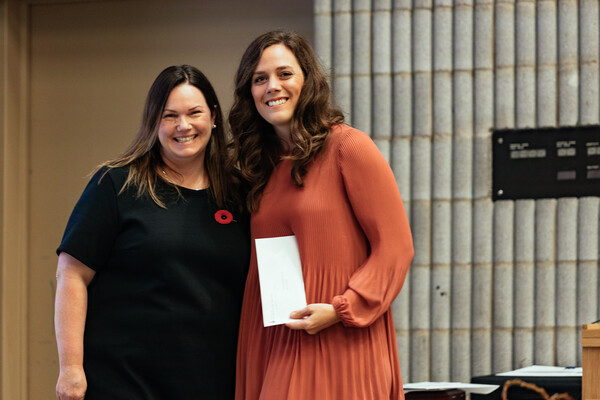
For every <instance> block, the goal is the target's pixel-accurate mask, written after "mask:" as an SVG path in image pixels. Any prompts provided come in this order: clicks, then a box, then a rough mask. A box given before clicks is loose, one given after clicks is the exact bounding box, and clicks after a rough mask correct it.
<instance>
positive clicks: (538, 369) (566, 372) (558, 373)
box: [496, 365, 583, 377]
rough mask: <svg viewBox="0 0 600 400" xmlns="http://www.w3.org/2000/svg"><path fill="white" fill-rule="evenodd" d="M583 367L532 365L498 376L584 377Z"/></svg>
mask: <svg viewBox="0 0 600 400" xmlns="http://www.w3.org/2000/svg"><path fill="white" fill-rule="evenodd" d="M582 374H583V370H582V368H581V367H554V366H547V365H531V366H529V367H524V368H519V369H515V370H514V371H509V372H502V373H500V374H496V375H498V376H555V377H564V376H582Z"/></svg>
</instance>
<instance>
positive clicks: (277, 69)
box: [252, 65, 294, 75]
mask: <svg viewBox="0 0 600 400" xmlns="http://www.w3.org/2000/svg"><path fill="white" fill-rule="evenodd" d="M288 68H289V69H294V67H292V66H291V65H281V66H279V67H277V68H275V70H276V71H280V70H282V69H288ZM264 73H265V71H254V73H253V74H252V75H260V74H264Z"/></svg>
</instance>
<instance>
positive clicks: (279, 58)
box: [251, 44, 304, 141]
mask: <svg viewBox="0 0 600 400" xmlns="http://www.w3.org/2000/svg"><path fill="white" fill-rule="evenodd" d="M303 85H304V73H303V72H302V69H301V68H300V65H299V64H298V60H297V59H296V57H295V56H294V53H292V51H291V50H290V49H289V48H287V47H286V46H285V45H283V44H276V45H273V46H269V47H267V48H266V49H264V50H263V52H262V55H261V57H260V60H259V62H258V65H257V66H256V69H255V70H254V74H253V75H252V86H251V87H252V97H253V99H254V104H255V105H256V109H257V110H258V113H259V114H260V115H261V117H263V118H264V119H265V121H267V122H268V123H270V124H271V125H273V128H274V129H275V132H276V133H277V135H278V136H279V137H280V138H281V139H282V140H285V141H288V140H289V138H290V124H291V122H292V117H293V116H294V111H295V110H296V105H297V104H298V99H299V98H300V93H301V92H302V86H303Z"/></svg>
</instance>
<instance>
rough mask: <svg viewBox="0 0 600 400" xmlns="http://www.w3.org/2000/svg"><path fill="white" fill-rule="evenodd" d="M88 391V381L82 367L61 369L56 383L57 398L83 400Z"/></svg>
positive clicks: (60, 399) (61, 399)
mask: <svg viewBox="0 0 600 400" xmlns="http://www.w3.org/2000/svg"><path fill="white" fill-rule="evenodd" d="M86 389H87V380H86V379H85V373H84V372H83V367H82V366H72V367H65V368H64V369H63V368H61V369H60V375H59V377H58V382H57V383H56V398H57V399H59V400H83V398H84V397H85V391H86Z"/></svg>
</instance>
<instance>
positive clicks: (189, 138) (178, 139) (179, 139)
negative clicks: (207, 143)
mask: <svg viewBox="0 0 600 400" xmlns="http://www.w3.org/2000/svg"><path fill="white" fill-rule="evenodd" d="M196 137H198V135H191V136H184V137H176V138H175V141H176V142H177V143H188V142H191V141H192V140H194V139H195V138H196Z"/></svg>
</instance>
